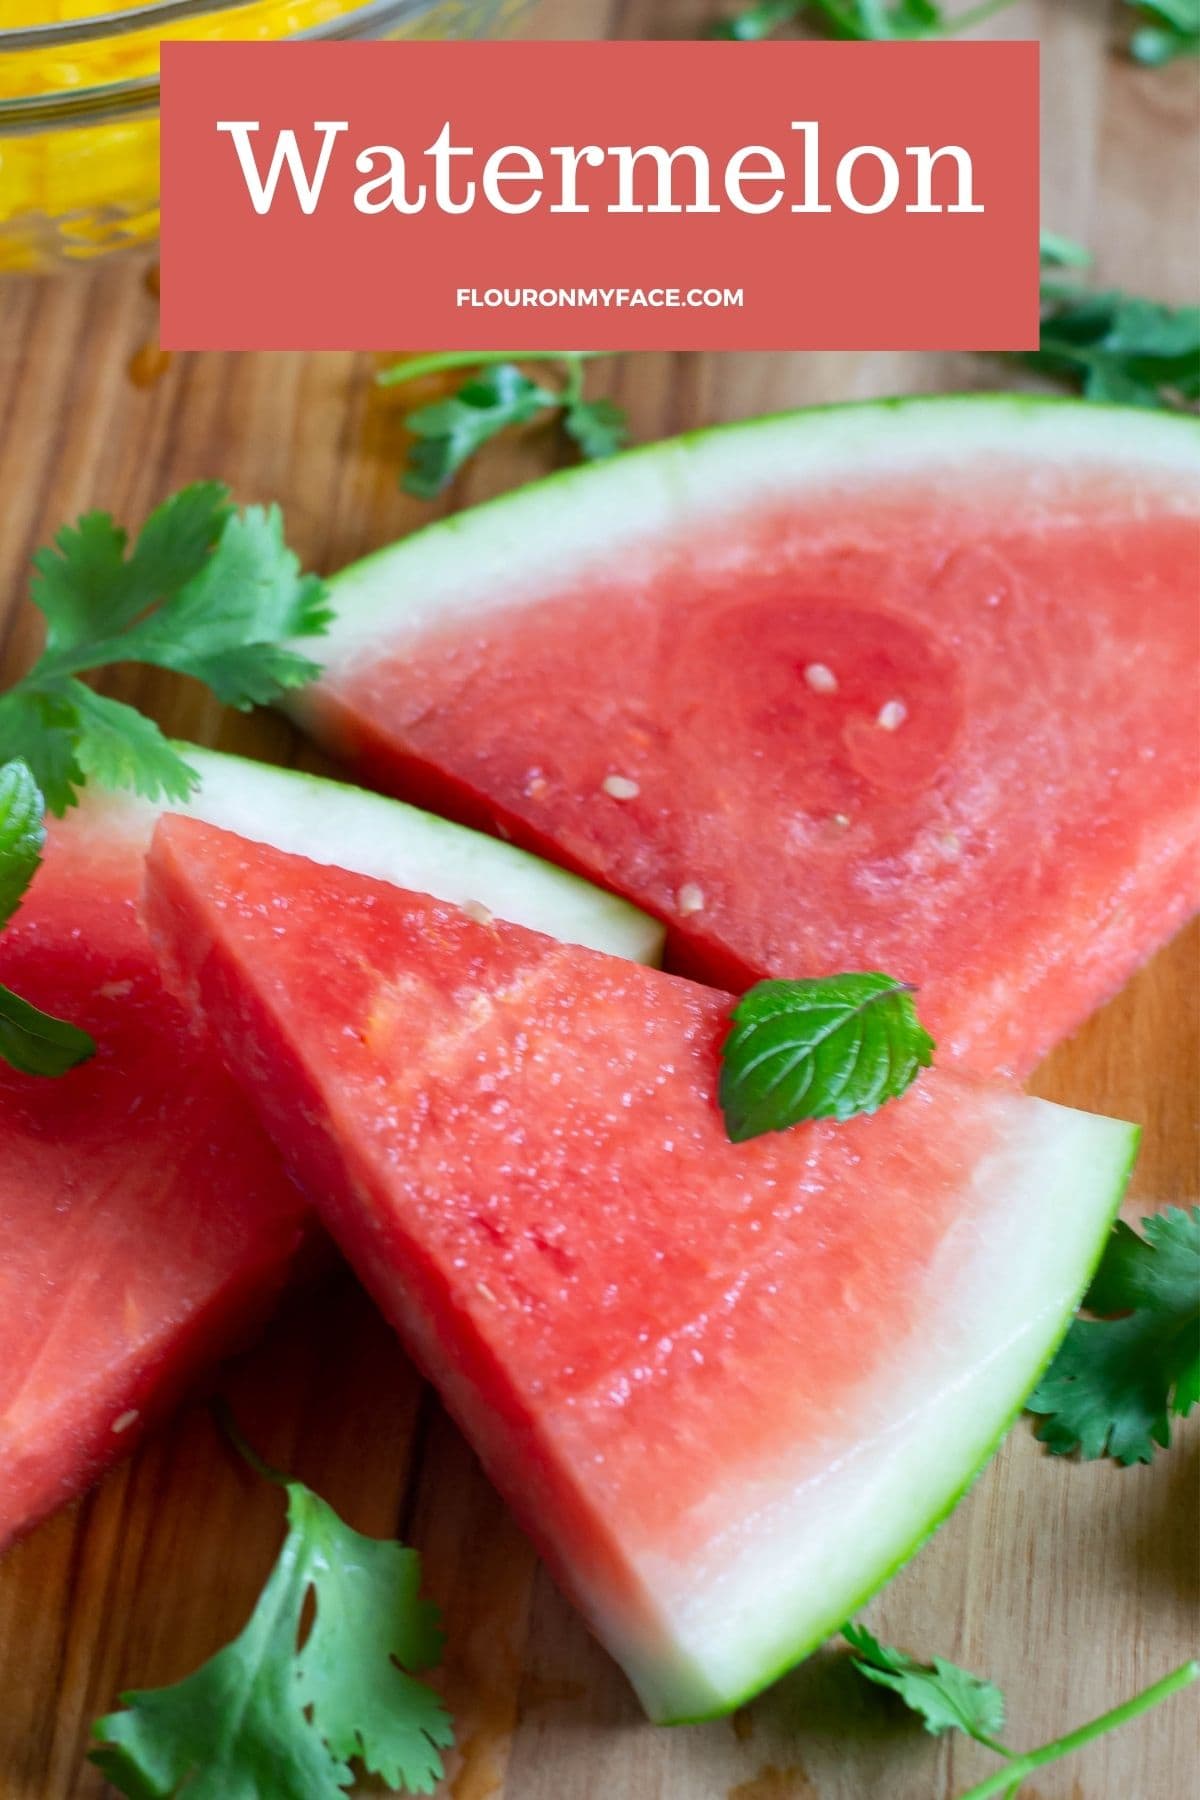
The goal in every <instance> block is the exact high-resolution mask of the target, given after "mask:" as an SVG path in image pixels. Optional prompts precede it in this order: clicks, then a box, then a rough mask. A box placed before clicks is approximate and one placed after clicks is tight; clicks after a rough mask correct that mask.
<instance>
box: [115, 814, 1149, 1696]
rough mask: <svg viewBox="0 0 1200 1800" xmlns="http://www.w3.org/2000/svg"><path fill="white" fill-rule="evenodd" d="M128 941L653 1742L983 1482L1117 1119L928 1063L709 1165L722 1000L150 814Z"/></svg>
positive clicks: (814, 1621)
mask: <svg viewBox="0 0 1200 1800" xmlns="http://www.w3.org/2000/svg"><path fill="white" fill-rule="evenodd" d="M146 904H147V909H148V910H147V917H148V924H149V929H150V932H151V936H152V938H153V940H154V942H155V943H156V945H157V947H158V949H159V951H160V954H161V956H162V958H163V962H164V968H165V970H166V973H167V979H168V981H169V983H170V984H171V985H172V986H174V987H175V988H177V989H178V991H180V992H181V993H182V994H183V995H184V996H185V997H187V998H188V999H189V1001H190V1003H191V1004H192V1005H193V1006H194V1007H195V1008H196V1009H197V1010H198V1012H199V1014H200V1015H201V1016H202V1017H203V1018H204V1019H205V1021H206V1022H207V1024H208V1026H209V1028H210V1029H211V1030H212V1032H213V1033H214V1035H215V1037H216V1039H217V1042H218V1043H219V1045H220V1047H221V1050H222V1053H223V1055H224V1057H225V1059H226V1063H227V1065H228V1067H229V1068H230V1070H231V1072H232V1073H233V1074H234V1075H235V1077H236V1079H237V1080H238V1081H239V1082H241V1083H242V1085H243V1087H244V1089H245V1091H246V1092H247V1094H248V1095H249V1096H250V1097H251V1099H252V1100H253V1102H254V1103H255V1105H256V1106H257V1108H258V1110H259V1112H260V1115H261V1117H262V1119H263V1121H264V1123H265V1125H266V1127H267V1130H268V1131H269V1132H270V1133H271V1135H272V1136H273V1137H274V1139H275V1141H276V1143H277V1144H278V1146H279V1148H280V1150H281V1152H282V1153H283V1155H284V1157H285V1159H286V1160H287V1162H288V1164H289V1166H290V1167H291V1169H292V1170H293V1173H294V1174H295V1176H296V1178H297V1180H298V1181H299V1182H300V1183H301V1184H302V1185H303V1186H304V1187H305V1189H306V1190H307V1191H308V1192H309V1193H310V1194H311V1196H312V1198H313V1199H314V1201H315V1202H316V1204H317V1206H318V1208H319V1210H320V1212H321V1215H322V1217H323V1218H324V1220H325V1221H326V1223H327V1224H328V1226H329V1228H330V1229H331V1231H332V1232H333V1234H334V1236H335V1238H336V1239H337V1240H338V1242H339V1243H340V1244H341V1246H342V1248H343V1250H344V1251H345V1253H346V1254H347V1256H348V1257H349V1259H350V1261H351V1263H352V1264H353V1265H354V1266H355V1268H356V1269H357V1270H358V1272H359V1274H360V1275H361V1277H362V1278H363V1280H364V1281H365V1282H366V1284H367V1286H368V1287H369V1288H370V1289H371V1290H372V1292H373V1293H374V1294H375V1296H376V1298H377V1300H378V1301H379V1304H380V1305H381V1307H382V1308H383V1310H384V1311H385V1313H386V1314H387V1315H388V1317H389V1318H390V1319H391V1320H392V1322H393V1323H394V1324H395V1326H396V1328H397V1329H398V1330H399V1331H400V1333H401V1334H402V1336H403V1338H404V1340H405V1342H406V1343H407V1344H408V1346H409V1347H410V1349H411V1351H412V1353H413V1354H414V1356H415V1357H416V1358H417V1360H418V1361H419V1362H420V1363H421V1364H422V1365H423V1367H424V1368H425V1369H426V1370H427V1371H428V1373H429V1374H430V1376H431V1377H432V1378H433V1380H434V1381H435V1382H436V1384H437V1386H438V1387H439V1389H440V1391H441V1393H442V1396H443V1398H444V1399H445V1401H446V1403H447V1405H448V1406H449V1408H450V1410H451V1411H452V1412H453V1414H454V1415H455V1416H456V1417H457V1419H458V1420H459V1422H460V1423H461V1425H462V1427H463V1429H464V1431H465V1432H466V1434H467V1436H468V1437H469V1439H470V1441H471V1443H472V1444H473V1445H474V1447H475V1449H476V1450H477V1452H478V1453H479V1455H480V1457H481V1459H482V1461H483V1464H484V1466H485V1468H486V1469H487V1470H488V1472H489V1473H490V1475H491V1476H492V1478H493V1479H494V1480H495V1482H496V1484H497V1486H498V1487H499V1488H500V1490H501V1491H502V1493H503V1494H504V1495H505V1496H506V1497H507V1499H508V1500H509V1502H510V1503H511V1505H512V1507H513V1509H514V1511H515V1512H516V1514H517V1516H518V1517H519V1518H520V1519H521V1520H522V1521H523V1523H524V1524H525V1526H526V1527H527V1528H528V1530H529V1532H530V1534H531V1536H532V1537H533V1538H534V1540H535V1542H536V1543H537V1545H538V1546H539V1547H540V1549H541V1550H542V1552H543V1553H544V1555H545V1557H546V1559H547V1561H548V1563H549V1564H550V1566H551V1568H552V1569H553V1571H554V1572H555V1573H556V1575H557V1577H558V1579H559V1581H560V1582H561V1584H562V1586H563V1587H564V1589H565V1590H566V1591H567V1592H568V1593H569V1594H570V1595H571V1596H572V1597H573V1598H574V1599H575V1601H576V1602H577V1603H578V1605H579V1606H580V1608H581V1609H582V1611H583V1612H584V1614H585V1615H586V1617H587V1618H588V1620H589V1621H590V1622H591V1624H592V1626H593V1627H594V1629H595V1631H596V1633H597V1634H598V1636H599V1637H600V1638H601V1640H602V1641H603V1642H604V1643H605V1644H606V1645H607V1646H608V1648H609V1649H610V1650H611V1651H612V1653H613V1654H614V1655H615V1656H616V1657H617V1659H618V1660H619V1661H620V1662H621V1663H622V1664H623V1666H624V1667H625V1669H626V1670H627V1671H628V1673H629V1675H630V1677H631V1679H632V1681H633V1683H634V1685H635V1687H636V1688H637V1691H638V1693H639V1694H640V1696H641V1698H642V1700H643V1702H644V1704H645V1706H646V1709H647V1711H648V1712H649V1714H650V1716H651V1717H652V1718H654V1719H657V1720H664V1721H679V1720H687V1719H695V1718H698V1717H701V1716H705V1715H709V1714H713V1713H718V1712H722V1711H724V1710H727V1709H728V1708H730V1707H733V1706H734V1705H736V1704H737V1703H739V1702H740V1701H742V1700H744V1699H745V1698H746V1697H747V1696H749V1695H750V1694H752V1693H753V1692H754V1691H755V1690H756V1689H758V1688H760V1687H762V1686H763V1685H764V1684H765V1683H766V1682H768V1681H770V1680H771V1679H772V1678H773V1677H774V1676H775V1675H777V1674H778V1673H780V1672H781V1671H782V1670H783V1669H784V1668H785V1667H787V1666H788V1665H789V1664H790V1663H792V1662H794V1661H796V1660H797V1659H798V1658H800V1657H801V1656H803V1655H804V1654H806V1653H807V1652H808V1651H809V1650H811V1649H812V1648H813V1647H814V1646H815V1645H816V1644H817V1643H818V1642H819V1641H820V1640H821V1639H822V1638H823V1637H824V1636H826V1635H827V1634H828V1633H829V1632H830V1631H831V1630H833V1629H835V1628H836V1627H837V1626H838V1624H839V1623H840V1622H841V1621H842V1620H843V1619H845V1618H846V1617H847V1616H848V1615H849V1614H850V1613H851V1612H852V1611H853V1610H854V1609H855V1608H856V1607H857V1606H858V1605H859V1604H860V1603H861V1602H862V1601H863V1600H865V1598H866V1597H867V1596H868V1595H869V1594H870V1593H871V1592H872V1590H873V1589H875V1588H876V1587H877V1586H878V1585H879V1584H880V1583H881V1582H882V1581H883V1580H884V1579H885V1578H886V1577H887V1576H888V1575H889V1574H890V1573H891V1571H892V1570H893V1569H895V1567H896V1566H897V1565H898V1564H899V1563H900V1562H902V1561H903V1560H904V1558H905V1557H906V1556H907V1555H909V1553H910V1552H911V1551H912V1550H913V1549H914V1548H915V1547H916V1546H917V1545H918V1544H919V1543H920V1541H921V1540H922V1539H923V1538H924V1536H925V1535H926V1534H927V1533H928V1532H929V1531H930V1530H931V1529H932V1527H933V1526H934V1525H935V1524H936V1523H937V1521H938V1520H939V1519H940V1518H941V1517H942V1516H943V1515H944V1514H945V1513H946V1512H947V1511H948V1509H949V1508H950V1507H951V1506H952V1505H953V1504H954V1501H955V1499H956V1498H957V1497H958V1495H959V1494H960V1493H961V1492H962V1491H963V1489H964V1488H965V1486H966V1485H967V1483H968V1482H969V1481H970V1479H971V1477H972V1475H973V1474H974V1473H975V1471H976V1470H977V1469H978V1468H979V1467H980V1465H981V1464H982V1463H983V1461H984V1460H985V1459H986V1458H987V1456H988V1455H989V1454H990V1453H991V1451H992V1449H993V1448H994V1447H995V1444H996V1443H997V1441H998V1439H999V1438H1000V1436H1001V1434H1002V1433H1003V1431H1004V1429H1005V1427H1006V1426H1007V1425H1008V1423H1009V1421H1010V1420H1011V1418H1012V1417H1013V1414H1014V1412H1015V1411H1016V1409H1017V1408H1018V1407H1019V1406H1020V1404H1021V1401H1022V1399H1023V1398H1024V1396H1025V1394H1026V1393H1027V1392H1028V1390H1029V1388H1030V1386H1031V1385H1032V1383H1033V1381H1034V1380H1035V1378H1036V1376H1037V1374H1038V1373H1039V1371H1040V1369H1041V1368H1042V1366H1043V1364H1044V1363H1045V1361H1046V1359H1047V1357H1048V1356H1049V1355H1050V1353H1051V1351H1052V1350H1053V1348H1054V1346H1055V1344H1056V1342H1057V1340H1058V1338H1059V1336H1060V1334H1061V1332H1062V1331H1063V1329H1064V1327H1065V1324H1066V1321H1067V1319H1068V1317H1069V1315H1070V1313H1071V1310H1072V1308H1073V1307H1074V1306H1075V1305H1076V1303H1077V1301H1078V1299H1079V1296H1080V1294H1081V1292H1082V1290H1083V1289H1084V1287H1085V1285H1086V1283H1087V1280H1088V1277H1089V1273H1090V1271H1091V1270H1092V1268H1093V1265H1094V1263H1095V1261H1096V1259H1097V1257H1098V1255H1099V1252H1100V1248H1101V1244H1102V1241H1103V1239H1104V1236H1105V1233H1106V1230H1107V1228H1108V1225H1109V1223H1110V1220H1111V1218H1112V1216H1113V1213H1114V1210H1115V1208H1116V1206H1117V1204H1118V1201H1119V1199H1120V1196H1121V1193H1122V1190H1123V1188H1124V1185H1125V1180H1126V1175H1127V1172H1128V1169H1129V1165H1130V1160H1131V1158H1132V1155H1133V1152H1134V1147H1135V1143H1136V1137H1137V1133H1136V1131H1135V1129H1134V1128H1133V1127H1132V1126H1129V1125H1124V1124H1120V1123H1117V1122H1115V1121H1113V1120H1110V1119H1103V1118H1096V1117H1092V1116H1089V1115H1087V1114H1084V1113H1080V1112H1074V1111H1071V1110H1068V1109H1066V1108H1063V1107H1059V1106H1052V1105H1049V1104H1047V1103H1046V1102H1043V1101H1040V1100H1033V1099H1028V1098H1026V1097H1024V1096H1022V1095H1021V1094H1019V1093H1017V1092H1016V1091H1014V1090H1010V1089H1008V1088H1006V1087H1000V1086H994V1085H986V1084H980V1083H978V1082H976V1081H974V1080H972V1079H970V1078H966V1077H962V1076H958V1075H955V1074H953V1073H942V1072H940V1071H935V1072H933V1073H931V1074H929V1075H928V1076H923V1077H922V1078H921V1079H920V1080H919V1081H918V1083H917V1084H916V1085H915V1087H914V1088H913V1089H912V1090H910V1092H909V1093H908V1094H907V1095H906V1096H905V1097H904V1098H903V1099H902V1100H900V1101H897V1102H895V1103H893V1104H891V1105H888V1106H887V1107H885V1108H884V1109H883V1110H882V1111H881V1112H879V1113H878V1114H876V1115H875V1116H873V1117H862V1118H858V1119H855V1120H853V1121H851V1122H849V1123H847V1124H844V1125H834V1124H817V1125H807V1126H801V1127H797V1128H795V1129H793V1130H792V1131H789V1132H786V1133H781V1134H776V1135H773V1136H770V1137H763V1138H758V1139H756V1140H755V1141H753V1142H751V1143H747V1144H742V1145H739V1146H734V1145H732V1144H730V1143H729V1142H728V1140H727V1138H726V1136H725V1132H724V1129H723V1125H722V1120H721V1116H720V1113H719V1111H718V1108H717V1104H716V1100H715V1091H716V1082H717V1073H718V1047H719V1044H720V1042H721V1040H722V1038H723V1036H724V1033H725V1031H726V1029H727V1019H728V1014H729V1009H730V1004H731V1002H730V999H729V997H728V996H727V995H724V994H722V993H719V992H716V991H713V990H711V989H707V988H703V987H699V986H697V985H695V984H693V983H691V982H689V981H685V980H682V979H679V978H675V977H671V976H667V975H662V974H659V973H657V972H652V971H647V970H644V969H642V968H639V967H636V966H635V965H633V964H630V963H626V962H621V961H618V960H616V959H614V958H611V957H606V956H604V955H601V954H596V953H594V952H590V951H586V950H579V949H571V948H566V947H564V946H561V945H558V944H555V943H553V942H552V941H551V940H549V939H548V938H545V937H542V936H540V935H538V934H536V933H534V932H530V931H526V930H523V929H521V928H519V927H516V926H509V925H504V924H500V923H486V922H484V923H481V922H479V921H477V920H475V919H473V918H471V917H469V916H467V915H466V914H464V913H463V912H462V911H460V910H458V909H457V908H455V907H453V906H448V905H445V904H442V903H440V902H438V901H435V900H432V899H430V898H428V897H427V896H423V895H419V894H405V893H402V892H399V891H397V890H396V889H395V888H391V887H386V886H383V885H381V884H380V883H377V882H373V881H370V880H367V879H364V878H363V877H361V876H356V875H352V874H347V873H344V872H342V871H340V870H337V869H330V868H319V867H317V866H315V865H313V864H312V863H309V862H306V861H304V860H302V859H298V858H295V857H289V856H286V855H282V854H280V853H278V852H275V851H271V850H267V849H264V848H262V847H259V846H255V845H251V844H247V843H244V842H242V841H240V840H239V839H237V838H236V837H233V836H231V835H229V834H227V833H223V832H220V831H216V830H212V829H209V828H207V827H205V826H203V825H199V824H197V823H195V822H192V821H187V820H176V819H166V820H164V821H163V822H162V824H161V825H160V826H159V829H158V833H157V835H156V838H155V842H154V845H153V848H152V851H151V855H150V858H149V862H148V885H147V901H146Z"/></svg>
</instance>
